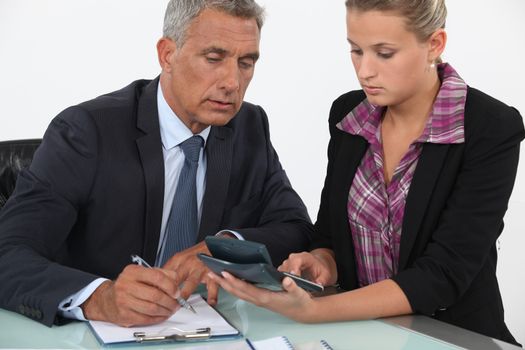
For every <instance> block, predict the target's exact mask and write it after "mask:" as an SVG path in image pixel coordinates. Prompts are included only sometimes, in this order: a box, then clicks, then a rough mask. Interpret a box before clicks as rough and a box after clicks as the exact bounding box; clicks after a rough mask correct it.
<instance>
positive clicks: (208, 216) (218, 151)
mask: <svg viewBox="0 0 525 350" xmlns="http://www.w3.org/2000/svg"><path fill="white" fill-rule="evenodd" d="M232 155H233V132H232V130H231V129H230V128H228V127H216V126H213V127H212V128H211V131H210V136H209V137H208V142H207V144H206V158H207V166H206V167H207V168H206V191H205V193H204V198H203V200H202V215H201V223H200V227H199V234H198V237H197V241H200V240H202V239H204V237H206V236H207V235H210V234H215V233H216V232H217V231H218V230H219V229H221V227H220V225H221V220H222V214H223V208H224V204H225V201H226V195H227V194H228V186H229V182H230V173H231V166H232Z"/></svg>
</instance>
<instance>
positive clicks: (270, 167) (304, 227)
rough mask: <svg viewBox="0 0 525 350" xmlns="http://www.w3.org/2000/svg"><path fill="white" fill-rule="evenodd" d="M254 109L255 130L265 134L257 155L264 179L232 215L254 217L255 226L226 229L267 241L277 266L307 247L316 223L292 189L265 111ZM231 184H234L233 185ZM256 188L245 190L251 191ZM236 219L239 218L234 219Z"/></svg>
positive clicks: (260, 240) (234, 209)
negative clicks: (293, 253) (261, 162)
mask: <svg viewBox="0 0 525 350" xmlns="http://www.w3.org/2000/svg"><path fill="white" fill-rule="evenodd" d="M253 108H256V111H255V115H258V116H259V118H257V119H256V118H254V116H253V115H252V117H251V119H250V121H249V122H250V123H251V124H253V123H254V122H255V120H257V121H259V122H260V124H258V125H257V126H256V129H257V132H256V133H257V134H258V135H262V140H263V141H262V142H261V144H264V150H261V151H262V152H264V155H262V154H261V156H260V157H257V158H260V159H265V160H266V162H265V163H266V164H265V166H264V169H265V170H264V174H262V175H263V177H264V179H263V181H262V186H261V188H260V189H259V190H260V191H258V192H257V193H255V194H254V195H252V197H251V198H248V199H247V200H246V201H244V202H242V203H240V204H238V205H236V207H235V208H233V209H232V210H230V213H231V215H230V217H248V216H251V217H252V218H251V219H253V220H249V221H251V223H252V225H251V226H248V227H242V226H229V227H225V228H231V229H236V230H237V231H239V232H240V233H241V234H242V235H243V237H244V238H245V239H247V240H252V241H257V242H261V243H264V244H265V245H266V246H267V247H268V250H269V252H270V255H271V257H272V262H273V263H274V265H279V264H280V263H281V262H282V261H283V260H284V259H286V258H287V257H288V255H289V254H290V253H292V252H299V251H304V250H306V249H307V248H308V245H309V242H310V239H311V234H312V231H313V226H312V224H311V221H310V218H309V216H308V213H307V210H306V207H305V205H304V204H303V202H302V200H301V198H300V197H299V196H298V194H297V193H296V192H295V191H294V190H293V188H292V186H291V184H290V181H289V180H288V177H287V176H286V172H285V171H284V169H283V168H282V166H281V163H280V162H279V157H278V155H277V152H276V151H275V149H274V148H273V146H272V143H271V141H270V132H269V127H268V118H267V116H266V113H265V112H264V110H263V109H262V108H261V107H259V106H257V107H255V106H254V107H253ZM257 138H259V136H257ZM252 157H253V156H252ZM257 161H258V160H257ZM231 186H235V184H230V187H231ZM253 190H254V189H251V190H248V189H246V191H248V192H249V191H253ZM254 208H257V209H254ZM236 220H237V218H235V219H234V221H236Z"/></svg>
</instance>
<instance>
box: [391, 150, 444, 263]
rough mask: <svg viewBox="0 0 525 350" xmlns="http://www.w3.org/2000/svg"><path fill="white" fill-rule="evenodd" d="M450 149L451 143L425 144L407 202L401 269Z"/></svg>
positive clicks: (408, 254) (400, 261)
mask: <svg viewBox="0 0 525 350" xmlns="http://www.w3.org/2000/svg"><path fill="white" fill-rule="evenodd" d="M448 149H449V145H445V144H432V143H427V144H425V145H424V146H423V150H422V152H421V156H420V157H419V161H418V164H417V167H416V171H415V173H414V177H413V178H412V183H411V184H410V189H409V191H408V196H407V201H406V204H405V213H404V218H403V228H402V234H401V244H400V252H399V271H401V270H404V269H405V268H406V265H407V263H408V258H409V256H410V251H411V250H412V247H413V246H414V242H415V241H416V238H417V236H418V233H419V229H420V227H421V223H422V220H423V217H424V216H425V212H426V210H427V207H428V204H429V202H430V199H431V196H432V192H433V191H434V186H435V184H436V181H437V179H438V177H439V174H440V170H441V168H442V166H443V163H444V161H445V158H446V155H447V152H448Z"/></svg>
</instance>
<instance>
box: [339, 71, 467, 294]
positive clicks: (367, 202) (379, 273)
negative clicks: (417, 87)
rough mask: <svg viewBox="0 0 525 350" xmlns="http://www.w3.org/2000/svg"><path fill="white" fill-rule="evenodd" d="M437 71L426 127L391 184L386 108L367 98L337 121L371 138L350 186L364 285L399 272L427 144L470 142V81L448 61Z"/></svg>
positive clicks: (352, 222) (345, 128)
mask: <svg viewBox="0 0 525 350" xmlns="http://www.w3.org/2000/svg"><path fill="white" fill-rule="evenodd" d="M438 74H439V77H440V79H441V81H442V84H441V87H440V90H439V92H438V95H437V97H436V100H435V102H434V105H433V108H432V111H431V112H430V116H429V118H428V121H427V123H426V125H425V129H424V131H423V133H422V134H421V136H420V137H419V138H418V139H417V140H415V141H414V142H413V143H412V144H411V145H410V147H409V149H408V151H407V153H406V154H405V155H404V156H403V158H402V159H401V161H400V163H399V164H398V165H397V167H396V169H395V170H394V174H393V176H392V179H391V181H390V183H389V184H388V185H386V182H385V178H384V172H383V151H382V149H383V146H382V143H381V142H382V141H381V119H382V116H383V114H384V111H385V108H384V107H380V106H375V105H372V104H370V103H369V102H368V100H366V99H365V100H364V101H363V102H361V103H360V104H359V105H358V106H357V107H355V108H354V109H353V110H352V111H351V112H350V113H348V115H347V116H346V117H345V118H343V119H342V120H341V122H340V123H339V124H337V127H338V128H339V129H341V130H343V131H345V132H347V133H349V134H352V135H358V136H361V137H363V138H364V139H365V140H366V141H367V142H368V143H369V147H368V149H367V151H366V153H365V155H364V157H363V159H362V160H361V164H360V165H359V167H358V169H357V172H356V174H355V176H354V180H353V183H352V186H351V187H350V193H349V195H348V204H347V211H348V222H349V225H350V231H351V233H352V239H353V242H354V249H355V256H356V260H357V261H356V263H357V269H358V271H357V273H358V279H359V285H360V286H366V285H369V284H371V283H375V282H378V281H381V280H384V279H387V278H390V277H392V276H394V275H395V274H396V273H397V269H398V261H399V246H400V241H401V234H402V232H401V231H402V224H403V216H404V211H405V203H406V198H407V195H408V191H409V189H410V184H411V182H412V178H413V176H414V172H415V170H416V166H417V163H418V160H419V156H420V155H421V150H422V148H423V144H424V143H438V144H454V143H463V142H465V134H464V111H465V101H466V97H467V85H466V84H465V82H464V81H463V80H462V79H461V78H460V77H459V75H458V74H457V73H456V71H455V70H454V69H453V68H452V67H451V66H450V65H448V64H440V65H439V66H438Z"/></svg>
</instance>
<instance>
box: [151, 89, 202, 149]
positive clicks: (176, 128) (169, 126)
mask: <svg viewBox="0 0 525 350" xmlns="http://www.w3.org/2000/svg"><path fill="white" fill-rule="evenodd" d="M157 109H158V111H159V126H160V138H161V140H162V146H163V147H164V149H165V150H169V149H171V148H173V147H175V146H178V145H179V144H181V143H182V142H184V141H186V140H187V139H189V138H190V137H192V136H193V133H192V132H191V130H190V129H188V127H187V126H186V125H184V123H183V122H182V120H180V118H179V117H178V116H177V115H176V114H175V113H174V112H173V110H172V109H171V107H170V106H169V105H168V103H167V102H166V99H165V98H164V95H163V93H162V88H161V86H160V82H159V85H158V87H157ZM210 128H211V127H209V126H208V127H207V128H206V129H204V130H203V131H201V132H200V133H199V134H197V135H200V136H201V137H202V138H203V139H204V146H206V142H207V140H208V136H209V134H210Z"/></svg>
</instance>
